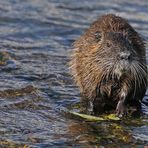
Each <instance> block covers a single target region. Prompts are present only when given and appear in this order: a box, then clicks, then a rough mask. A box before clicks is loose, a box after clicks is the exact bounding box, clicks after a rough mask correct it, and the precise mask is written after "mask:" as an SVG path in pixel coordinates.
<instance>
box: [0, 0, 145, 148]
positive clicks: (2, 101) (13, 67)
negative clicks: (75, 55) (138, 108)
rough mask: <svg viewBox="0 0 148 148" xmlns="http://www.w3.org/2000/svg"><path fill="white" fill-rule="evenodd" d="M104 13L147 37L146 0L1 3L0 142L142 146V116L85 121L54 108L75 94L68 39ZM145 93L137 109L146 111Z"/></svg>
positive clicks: (5, 144)
mask: <svg viewBox="0 0 148 148" xmlns="http://www.w3.org/2000/svg"><path fill="white" fill-rule="evenodd" d="M107 13H115V14H117V15H119V16H122V17H124V18H126V19H128V20H129V22H130V23H131V25H132V26H133V27H135V29H136V30H137V31H138V32H139V33H141V35H142V36H143V37H144V38H145V40H147V39H148V1H147V0H140V1H139V0H134V1H129V0H122V1H117V0H106V1H104V0H92V1H90V0H61V1H60V0H1V1H0V59H1V61H2V62H1V63H0V64H1V66H0V145H1V147H10V146H12V147H19V146H22V147H23V146H24V145H25V146H30V147H60V146H63V147H67V146H72V147H91V146H99V145H100V146H106V147H117V146H119V145H120V146H123V145H124V146H127V147H131V146H133V147H134V146H136V147H143V146H144V145H147V144H148V126H147V125H148V124H147V123H148V118H147V116H145V117H142V118H141V119H138V121H137V120H133V121H127V122H125V121H122V122H121V123H116V122H103V123H92V122H82V121H80V120H77V119H73V118H71V117H69V116H67V115H65V114H63V113H62V111H61V110H63V109H66V108H69V107H70V106H72V105H74V106H75V104H78V103H79V100H80V97H79V91H78V89H77V87H76V86H74V83H73V81H72V79H71V76H70V74H69V70H68V64H67V63H68V61H69V55H70V51H71V45H72V42H73V41H74V40H75V39H76V38H77V37H79V36H80V34H82V33H83V31H84V30H85V29H86V28H87V27H88V26H89V24H90V23H91V22H92V21H94V20H95V19H96V18H97V17H98V16H100V15H102V14H107ZM146 46H147V44H146ZM147 98H148V97H147V96H145V104H144V105H143V111H144V112H145V113H147V114H148V107H147V106H146V104H148V102H146V101H147ZM76 110H77V109H76Z"/></svg>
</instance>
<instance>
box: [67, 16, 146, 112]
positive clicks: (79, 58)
mask: <svg viewBox="0 0 148 148" xmlns="http://www.w3.org/2000/svg"><path fill="white" fill-rule="evenodd" d="M70 63H71V70H72V74H73V77H74V79H75V81H76V84H77V85H78V86H79V88H80V91H81V94H82V95H83V99H85V101H87V102H92V103H93V109H94V111H95V112H98V113H101V112H104V110H107V109H108V108H115V109H116V112H117V114H118V115H122V114H123V113H124V112H125V106H126V105H127V104H130V106H134V107H135V108H136V109H137V111H139V110H140V108H141V105H140V103H139V100H142V98H143V96H144V94H145V91H146V87H147V68H146V57H145V46H144V42H143V39H142V38H141V37H140V36H139V35H138V33H137V32H136V31H135V30H134V29H133V28H132V27H131V26H130V25H129V24H128V22H127V21H126V20H125V19H123V18H121V17H118V16H115V15H113V14H108V15H104V16H102V17H101V18H100V19H98V20H97V21H95V22H94V23H93V24H92V25H91V26H90V28H89V29H88V30H86V32H85V33H84V34H83V35H82V36H81V37H80V38H79V39H78V40H77V41H75V43H74V53H73V54H72V59H71V62H70Z"/></svg>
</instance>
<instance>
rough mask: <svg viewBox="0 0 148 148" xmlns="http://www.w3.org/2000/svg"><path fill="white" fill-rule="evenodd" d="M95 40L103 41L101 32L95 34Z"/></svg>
mask: <svg viewBox="0 0 148 148" xmlns="http://www.w3.org/2000/svg"><path fill="white" fill-rule="evenodd" d="M95 39H96V40H97V41H100V40H101V33H100V32H99V31H97V32H95Z"/></svg>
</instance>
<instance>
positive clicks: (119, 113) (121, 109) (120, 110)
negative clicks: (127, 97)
mask: <svg viewBox="0 0 148 148" xmlns="http://www.w3.org/2000/svg"><path fill="white" fill-rule="evenodd" d="M125 114H126V107H125V105H124V102H123V101H121V100H120V101H119V102H118V104H117V107H116V115H117V116H118V117H120V118H121V117H123V115H125Z"/></svg>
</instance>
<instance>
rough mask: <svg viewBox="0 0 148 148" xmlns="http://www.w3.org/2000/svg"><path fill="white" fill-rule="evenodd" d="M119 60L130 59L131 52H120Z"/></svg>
mask: <svg viewBox="0 0 148 148" xmlns="http://www.w3.org/2000/svg"><path fill="white" fill-rule="evenodd" d="M118 58H119V60H130V59H131V53H130V52H121V53H120V54H119V55H118Z"/></svg>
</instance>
